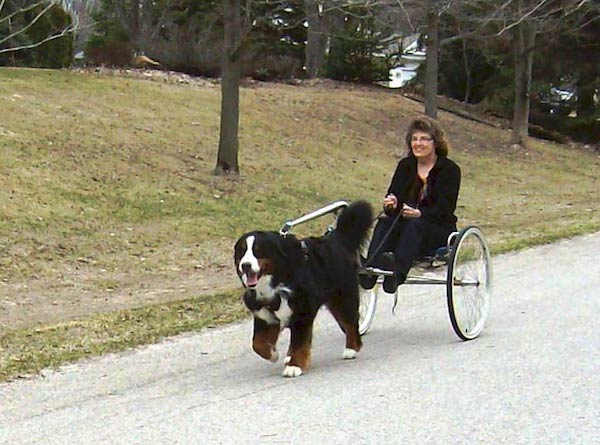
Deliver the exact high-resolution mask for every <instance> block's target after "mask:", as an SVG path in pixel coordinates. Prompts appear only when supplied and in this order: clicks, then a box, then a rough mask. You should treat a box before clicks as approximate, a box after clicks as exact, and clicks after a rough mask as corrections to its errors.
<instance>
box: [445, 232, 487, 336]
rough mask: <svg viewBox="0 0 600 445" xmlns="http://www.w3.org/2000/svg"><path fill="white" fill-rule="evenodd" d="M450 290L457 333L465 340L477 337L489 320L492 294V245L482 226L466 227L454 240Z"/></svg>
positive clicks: (452, 318) (453, 321) (449, 275)
mask: <svg viewBox="0 0 600 445" xmlns="http://www.w3.org/2000/svg"><path fill="white" fill-rule="evenodd" d="M446 294H447V297H448V311H449V313H450V321H451V322H452V327H453V328H454V332H456V335H458V336H459V337H460V338H461V339H463V340H472V339H474V338H475V337H477V336H478V335H479V334H480V333H481V331H482V330H483V327H484V325H485V322H486V320H487V317H488V312H489V308H490V298H491V294H492V264H491V260H490V249H489V247H488V245H487V242H486V240H485V237H484V236H483V233H482V232H481V230H480V229H479V228H478V227H475V226H470V227H467V228H465V229H463V230H462V231H461V232H460V233H459V234H458V236H457V238H456V240H455V242H454V249H453V250H452V254H451V256H450V261H449V262H448V277H447V283H446Z"/></svg>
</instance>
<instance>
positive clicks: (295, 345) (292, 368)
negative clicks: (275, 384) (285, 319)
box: [282, 320, 313, 377]
mask: <svg viewBox="0 0 600 445" xmlns="http://www.w3.org/2000/svg"><path fill="white" fill-rule="evenodd" d="M290 331H291V332H290V349H289V350H288V356H287V357H286V366H285V368H283V373H282V375H283V376H284V377H299V376H301V375H302V373H303V372H304V371H306V370H307V369H308V367H309V366H310V358H311V355H310V352H311V346H312V331H313V320H310V322H308V321H306V320H304V321H302V322H295V323H292V325H291V326H290Z"/></svg>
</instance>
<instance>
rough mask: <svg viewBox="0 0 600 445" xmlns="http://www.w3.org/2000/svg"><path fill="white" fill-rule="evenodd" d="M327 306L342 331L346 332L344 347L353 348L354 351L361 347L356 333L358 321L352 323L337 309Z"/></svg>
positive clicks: (360, 340)
mask: <svg viewBox="0 0 600 445" xmlns="http://www.w3.org/2000/svg"><path fill="white" fill-rule="evenodd" d="M328 307H329V311H330V312H331V314H332V315H333V317H334V318H335V320H336V321H337V323H338V325H339V326H340V328H341V329H342V332H343V333H344V334H346V348H349V349H354V350H355V351H356V352H358V351H360V348H362V339H361V338H360V334H359V333H358V322H356V323H355V324H352V323H350V322H348V321H347V320H346V319H345V318H344V316H343V315H342V313H341V312H340V311H339V310H338V309H335V308H332V307H330V306H328Z"/></svg>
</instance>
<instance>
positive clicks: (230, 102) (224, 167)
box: [214, 0, 243, 175]
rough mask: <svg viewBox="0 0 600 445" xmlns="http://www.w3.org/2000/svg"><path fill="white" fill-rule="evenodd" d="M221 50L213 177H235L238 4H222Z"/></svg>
mask: <svg viewBox="0 0 600 445" xmlns="http://www.w3.org/2000/svg"><path fill="white" fill-rule="evenodd" d="M223 25H224V33H223V37H224V48H223V65H222V73H221V125H220V134H219V151H218V153H217V165H216V167H215V170H214V173H215V174H216V175H222V174H236V175H237V174H239V172H240V168H239V164H238V150H239V137H238V130H239V116H240V74H241V61H240V56H241V47H242V38H243V35H242V34H243V30H242V26H243V24H242V11H241V0H223Z"/></svg>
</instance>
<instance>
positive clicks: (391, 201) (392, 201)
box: [383, 193, 398, 212]
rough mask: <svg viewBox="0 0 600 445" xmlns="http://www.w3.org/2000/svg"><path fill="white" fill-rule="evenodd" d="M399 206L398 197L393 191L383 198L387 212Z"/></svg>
mask: <svg viewBox="0 0 600 445" xmlns="http://www.w3.org/2000/svg"><path fill="white" fill-rule="evenodd" d="M396 207H398V198H396V195H392V194H391V193H390V194H389V195H387V196H386V197H385V198H383V208H384V210H385V211H386V212H392V211H394V210H395V209H396Z"/></svg>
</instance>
